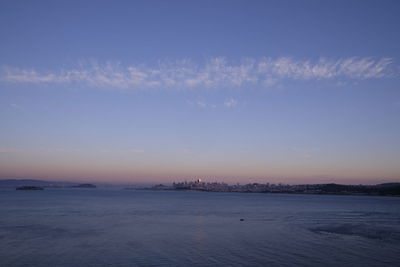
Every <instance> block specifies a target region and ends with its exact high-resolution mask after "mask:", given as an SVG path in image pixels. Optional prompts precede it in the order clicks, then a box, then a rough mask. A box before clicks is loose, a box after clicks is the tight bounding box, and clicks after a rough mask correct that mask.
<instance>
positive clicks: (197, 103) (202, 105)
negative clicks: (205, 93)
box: [186, 100, 217, 108]
mask: <svg viewBox="0 0 400 267" xmlns="http://www.w3.org/2000/svg"><path fill="white" fill-rule="evenodd" d="M186 103H187V104H189V105H190V106H197V107H200V108H216V107H217V105H215V104H210V103H207V102H206V101H204V100H194V101H193V100H186Z"/></svg>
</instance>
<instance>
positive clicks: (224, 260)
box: [0, 189, 400, 266]
mask: <svg viewBox="0 0 400 267" xmlns="http://www.w3.org/2000/svg"><path fill="white" fill-rule="evenodd" d="M240 219H244V220H243V221H241V220H240ZM0 266H400V198H396V197H369V196H329V195H288V194H246V193H207V192H191V191H134V190H122V189H121V190H116V189H46V190H44V191H16V190H1V191H0Z"/></svg>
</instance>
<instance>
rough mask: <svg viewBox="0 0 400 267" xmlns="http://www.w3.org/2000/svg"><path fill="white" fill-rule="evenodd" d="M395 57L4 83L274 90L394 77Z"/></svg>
mask: <svg viewBox="0 0 400 267" xmlns="http://www.w3.org/2000/svg"><path fill="white" fill-rule="evenodd" d="M393 66H394V63H393V60H392V59H391V58H379V59H374V58H369V57H368V58H359V57H350V58H341V59H326V58H320V59H318V60H315V61H312V60H302V59H294V58H290V57H280V58H267V57H263V58H258V59H254V58H245V59H242V60H241V61H239V62H236V63H235V62H232V61H229V60H228V59H226V58H222V57H216V58H210V59H208V60H205V61H204V62H203V63H202V64H198V63H195V62H194V61H192V60H188V59H185V60H179V61H173V62H171V61H161V62H159V63H158V64H156V66H154V65H153V66H152V67H148V66H146V65H140V64H138V65H123V64H121V63H104V64H100V63H96V62H91V63H85V64H79V66H77V67H75V68H70V69H62V70H58V71H54V70H51V71H40V70H36V69H21V68H15V67H9V66H4V67H3V68H2V73H1V80H3V81H6V82H13V83H36V84H43V83H48V84H77V85H80V86H90V87H97V88H119V89H133V90H141V89H142V90H143V89H148V88H160V89H190V88H232V87H245V86H249V85H251V86H261V87H266V86H271V85H274V84H276V83H277V82H281V81H284V80H287V79H289V80H327V79H330V80H333V79H371V78H384V77H390V76H392V75H393Z"/></svg>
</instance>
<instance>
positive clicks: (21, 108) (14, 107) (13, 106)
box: [10, 103, 24, 111]
mask: <svg viewBox="0 0 400 267" xmlns="http://www.w3.org/2000/svg"><path fill="white" fill-rule="evenodd" d="M10 107H12V108H13V109H15V110H20V111H21V110H24V108H23V107H22V106H20V105H18V104H15V103H11V104H10Z"/></svg>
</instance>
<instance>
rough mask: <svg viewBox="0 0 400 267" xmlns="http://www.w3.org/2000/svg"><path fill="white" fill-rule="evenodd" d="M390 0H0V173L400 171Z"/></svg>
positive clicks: (381, 175)
mask: <svg viewBox="0 0 400 267" xmlns="http://www.w3.org/2000/svg"><path fill="white" fill-rule="evenodd" d="M399 13H400V2H399V1H387V0H383V1H351V0H346V1H308V0H303V1H255V0H253V1H235V0H231V1H223V0H218V1H215V0H214V1H152V0H150V1H101V0H99V1H74V0H72V1H61V0H57V1H19V0H13V1H5V0H2V1H0V40H1V41H0V179H6V178H34V179H44V180H53V181H67V180H68V181H85V182H107V183H143V182H146V183H156V182H157V183H158V182H161V183H169V182H173V181H183V180H188V181H189V180H194V179H197V178H202V179H203V180H205V181H220V182H228V183H237V182H239V183H248V182H261V183H266V182H272V183H278V182H282V183H290V184H300V183H328V182H335V183H347V184H359V183H362V184H375V183H383V182H396V181H397V182H398V181H400V88H399V86H400V50H399V47H400V31H399V30H398V29H399V26H400V16H399V15H398V14H399Z"/></svg>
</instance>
